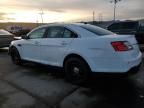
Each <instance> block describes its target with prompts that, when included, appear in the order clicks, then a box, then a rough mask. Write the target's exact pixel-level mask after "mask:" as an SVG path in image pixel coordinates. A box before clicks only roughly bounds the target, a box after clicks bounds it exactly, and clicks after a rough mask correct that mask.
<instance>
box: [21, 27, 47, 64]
mask: <svg viewBox="0 0 144 108" xmlns="http://www.w3.org/2000/svg"><path fill="white" fill-rule="evenodd" d="M45 31H46V28H39V29H36V30H34V31H32V32H31V33H30V34H28V36H27V37H28V39H25V40H24V42H23V43H22V45H21V48H22V58H23V59H26V60H30V61H35V62H40V40H41V39H43V37H44V34H45Z"/></svg>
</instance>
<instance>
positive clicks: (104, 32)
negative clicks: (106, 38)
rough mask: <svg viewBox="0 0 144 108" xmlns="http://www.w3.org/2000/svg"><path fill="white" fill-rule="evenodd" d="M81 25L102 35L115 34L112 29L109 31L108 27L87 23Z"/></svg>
mask: <svg viewBox="0 0 144 108" xmlns="http://www.w3.org/2000/svg"><path fill="white" fill-rule="evenodd" d="M80 27H82V28H84V29H86V30H88V31H90V32H92V33H94V34H96V35H99V36H102V35H112V34H114V33H113V32H111V31H108V30H106V29H103V28H100V27H98V26H93V25H89V24H86V25H80Z"/></svg>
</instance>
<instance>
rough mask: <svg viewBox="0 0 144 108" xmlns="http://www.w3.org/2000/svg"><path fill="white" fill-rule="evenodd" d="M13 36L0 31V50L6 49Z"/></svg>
mask: <svg viewBox="0 0 144 108" xmlns="http://www.w3.org/2000/svg"><path fill="white" fill-rule="evenodd" d="M13 37H14V35H13V34H11V33H9V32H8V31H6V30H3V29H0V48H2V47H8V46H9V45H10V42H11V41H12V40H13Z"/></svg>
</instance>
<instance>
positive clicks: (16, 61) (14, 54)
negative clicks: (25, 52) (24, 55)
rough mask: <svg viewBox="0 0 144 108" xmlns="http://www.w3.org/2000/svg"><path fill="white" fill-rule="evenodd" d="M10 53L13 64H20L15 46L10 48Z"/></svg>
mask: <svg viewBox="0 0 144 108" xmlns="http://www.w3.org/2000/svg"><path fill="white" fill-rule="evenodd" d="M10 55H11V60H12V62H13V63H14V64H16V65H22V60H21V57H20V54H19V52H18V50H17V49H16V48H12V49H11V52H10Z"/></svg>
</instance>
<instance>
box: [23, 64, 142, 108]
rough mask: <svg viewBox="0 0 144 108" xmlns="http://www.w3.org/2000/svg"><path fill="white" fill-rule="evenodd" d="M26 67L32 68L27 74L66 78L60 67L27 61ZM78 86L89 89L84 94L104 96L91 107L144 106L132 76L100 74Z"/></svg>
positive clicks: (126, 107)
mask: <svg viewBox="0 0 144 108" xmlns="http://www.w3.org/2000/svg"><path fill="white" fill-rule="evenodd" d="M24 67H25V68H27V69H29V70H30V72H29V73H27V74H28V75H31V76H37V77H39V76H52V77H53V78H56V79H58V78H61V79H64V72H63V70H62V69H59V68H55V67H49V66H45V65H40V64H35V63H26V64H25V65H24ZM64 83H67V82H64ZM77 86H79V87H80V88H87V89H89V90H88V91H85V90H82V91H80V93H81V94H82V95H85V96H87V97H93V96H95V97H97V96H100V97H103V99H102V100H100V101H99V102H97V101H93V102H90V105H89V108H143V106H144V99H143V98H141V97H140V89H139V88H138V87H137V85H136V83H135V82H134V80H133V79H132V78H122V77H121V76H114V75H112V76H105V75H104V74H102V75H99V74H98V75H94V76H93V77H92V78H91V79H90V80H89V81H87V82H86V83H83V84H79V85H77Z"/></svg>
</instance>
